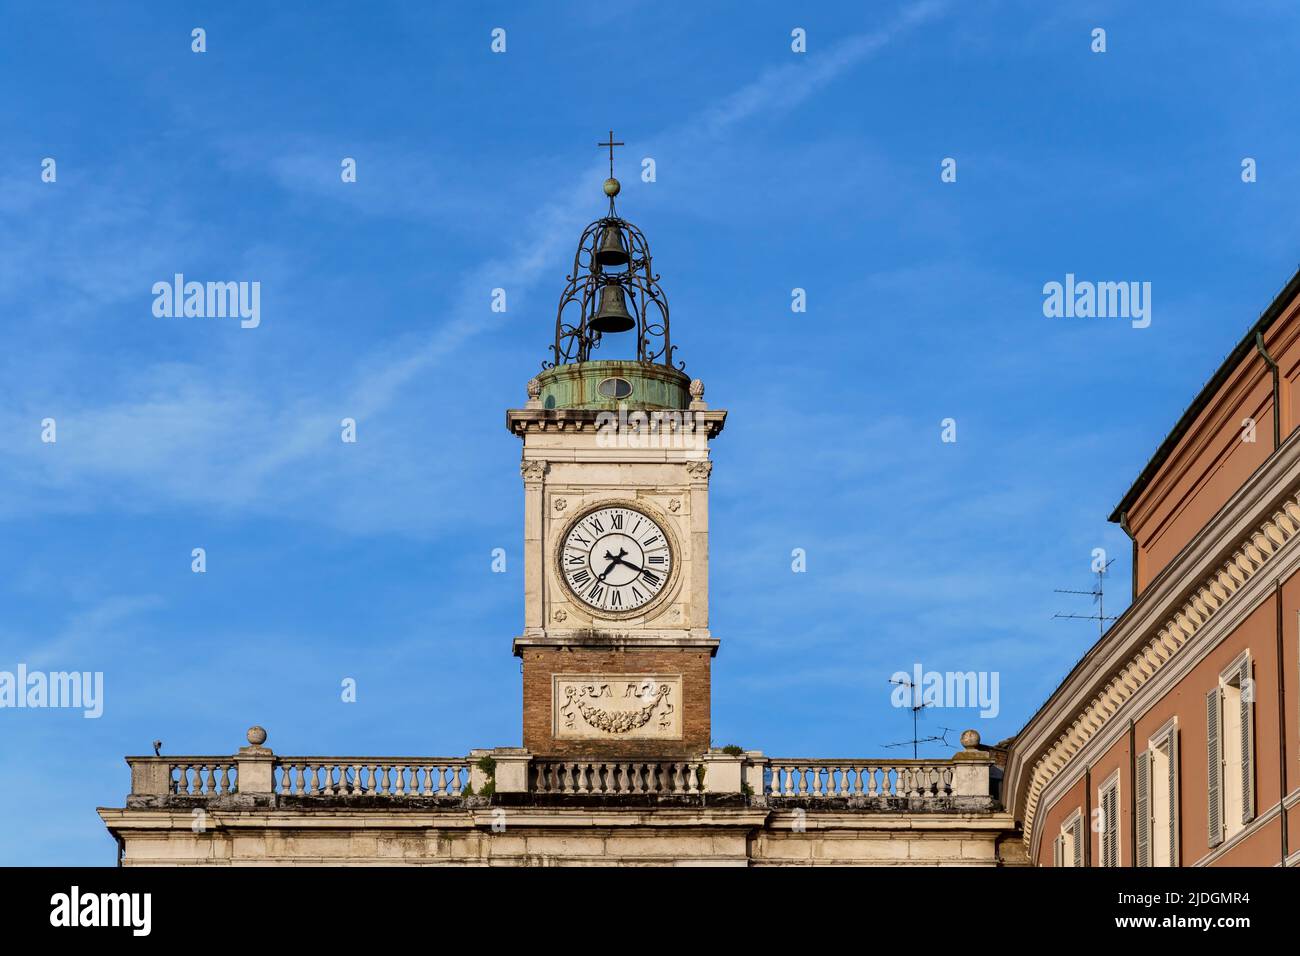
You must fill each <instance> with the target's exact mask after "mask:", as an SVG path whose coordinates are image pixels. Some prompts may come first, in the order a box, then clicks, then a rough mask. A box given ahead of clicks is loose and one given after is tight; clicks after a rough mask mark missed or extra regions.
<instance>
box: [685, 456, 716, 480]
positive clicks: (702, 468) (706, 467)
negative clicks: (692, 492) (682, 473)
mask: <svg viewBox="0 0 1300 956" xmlns="http://www.w3.org/2000/svg"><path fill="white" fill-rule="evenodd" d="M711 471H713V462H711V461H709V460H708V459H707V458H705V459H702V460H700V461H688V462H687V463H686V473H687V474H688V475H690V476H691V477H692V478H694V479H695V480H696V481H708V480H709V473H710V472H711Z"/></svg>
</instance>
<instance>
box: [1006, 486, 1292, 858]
mask: <svg viewBox="0 0 1300 956" xmlns="http://www.w3.org/2000/svg"><path fill="white" fill-rule="evenodd" d="M1297 531H1300V494H1297V493H1294V492H1293V493H1292V496H1291V497H1290V498H1288V499H1287V500H1286V501H1285V502H1283V504H1282V510H1281V511H1278V512H1276V513H1274V515H1273V517H1272V518H1270V519H1269V520H1268V521H1266V522H1264V523H1263V524H1262V525H1261V526H1260V527H1259V529H1258V530H1256V531H1255V532H1253V533H1252V534H1251V535H1250V536H1249V537H1248V538H1247V539H1246V540H1245V541H1244V542H1242V544H1241V545H1240V546H1239V547H1238V550H1237V551H1236V553H1235V554H1233V556H1232V557H1231V558H1229V559H1228V560H1227V561H1226V562H1225V563H1224V564H1223V565H1222V567H1220V568H1219V569H1218V570H1217V571H1215V572H1214V574H1212V575H1211V576H1210V577H1209V578H1208V579H1207V580H1206V581H1205V582H1204V583H1203V584H1202V585H1201V587H1200V588H1199V589H1197V591H1196V592H1195V593H1193V594H1192V597H1191V599H1190V600H1189V601H1188V602H1187V603H1186V604H1184V605H1183V607H1182V608H1181V609H1180V610H1178V611H1176V612H1175V613H1174V614H1173V616H1172V617H1170V618H1169V620H1167V621H1166V622H1165V624H1164V626H1163V627H1161V628H1160V629H1159V630H1157V632H1156V634H1155V636H1154V637H1153V638H1152V639H1151V640H1150V641H1148V642H1147V644H1146V645H1145V646H1144V647H1143V648H1142V649H1141V650H1140V651H1138V652H1137V653H1136V654H1135V655H1134V656H1133V657H1132V658H1130V660H1129V662H1128V664H1127V665H1125V666H1124V667H1123V668H1121V669H1120V671H1119V673H1117V674H1116V675H1115V677H1114V678H1113V679H1112V680H1111V681H1110V682H1109V683H1108V684H1107V685H1106V686H1105V687H1104V688H1102V691H1101V693H1100V694H1098V695H1097V696H1096V697H1094V698H1093V699H1092V700H1091V701H1090V702H1089V704H1088V706H1087V707H1086V708H1084V710H1083V711H1082V712H1080V713H1079V715H1078V716H1077V717H1076V718H1075V720H1074V722H1073V723H1072V724H1071V725H1070V727H1069V729H1068V730H1066V731H1065V733H1063V734H1061V736H1060V737H1058V738H1057V739H1056V742H1055V743H1053V744H1052V745H1051V746H1050V747H1049V748H1048V749H1047V752H1046V753H1044V754H1043V755H1042V756H1041V757H1040V758H1039V759H1038V761H1037V763H1035V764H1034V768H1033V771H1032V774H1031V776H1030V784H1029V792H1028V794H1027V795H1026V797H1025V818H1024V844H1025V847H1026V848H1028V847H1030V846H1031V844H1032V840H1033V832H1034V818H1035V816H1036V814H1037V811H1038V802H1039V799H1040V798H1041V797H1042V795H1043V791H1044V789H1046V787H1047V785H1048V784H1049V783H1051V781H1052V779H1053V778H1054V777H1055V776H1056V774H1057V773H1058V772H1059V771H1060V770H1062V769H1063V768H1064V767H1065V766H1066V765H1067V764H1068V763H1069V762H1070V761H1071V760H1072V759H1073V758H1074V756H1075V754H1077V753H1078V752H1079V751H1080V750H1082V749H1083V746H1084V744H1086V743H1087V742H1088V741H1089V740H1090V739H1091V738H1092V737H1093V736H1094V735H1095V734H1096V733H1097V731H1099V730H1100V729H1101V728H1102V727H1103V726H1105V724H1106V722H1107V721H1108V720H1109V719H1110V718H1111V717H1112V716H1113V715H1114V714H1115V713H1116V712H1118V711H1119V710H1120V709H1121V708H1122V707H1123V706H1124V704H1125V703H1127V702H1128V700H1129V699H1130V698H1132V697H1133V695H1134V694H1136V693H1137V691H1138V689H1139V688H1141V687H1142V686H1143V685H1144V684H1145V683H1146V682H1147V681H1148V680H1150V679H1151V678H1152V677H1154V676H1155V674H1156V672H1157V671H1158V670H1159V669H1160V668H1161V667H1163V666H1164V664H1165V663H1166V662H1167V661H1168V660H1169V659H1170V658H1171V657H1173V655H1174V653H1175V652H1176V651H1177V650H1178V649H1179V648H1180V647H1182V646H1183V645H1184V644H1186V643H1187V641H1188V640H1189V639H1190V638H1191V636H1192V635H1193V634H1195V633H1196V632H1197V631H1199V630H1200V629H1201V628H1202V627H1203V626H1204V625H1205V623H1206V621H1208V620H1209V619H1210V617H1212V616H1213V615H1214V614H1215V613H1216V612H1217V611H1218V610H1219V608H1221V607H1222V606H1223V605H1224V603H1225V602H1226V601H1227V600H1228V599H1229V598H1231V597H1232V595H1233V594H1235V593H1236V592H1237V591H1238V590H1239V589H1240V588H1241V586H1242V585H1243V584H1245V583H1246V582H1247V581H1248V580H1249V579H1250V578H1252V577H1254V576H1255V574H1256V573H1258V571H1259V569H1260V568H1261V567H1263V566H1264V565H1265V564H1266V563H1267V562H1268V561H1269V559H1270V558H1272V557H1273V555H1275V554H1276V553H1277V552H1278V551H1279V550H1280V549H1281V547H1282V545H1284V544H1286V543H1287V542H1288V541H1290V540H1291V539H1292V538H1293V537H1294V536H1295V535H1296V532H1297Z"/></svg>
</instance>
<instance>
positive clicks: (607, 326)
mask: <svg viewBox="0 0 1300 956" xmlns="http://www.w3.org/2000/svg"><path fill="white" fill-rule="evenodd" d="M635 325H636V320H635V319H633V318H632V316H630V315H629V314H628V311H627V300H626V299H624V298H623V287H622V286H621V285H603V286H601V287H600V303H599V305H598V307H597V308H596V314H595V315H593V316H592V317H591V322H589V323H588V326H587V327H588V328H590V329H591V330H592V331H593V332H600V333H605V332H626V331H627V330H628V329H630V328H633V327H634V326H635Z"/></svg>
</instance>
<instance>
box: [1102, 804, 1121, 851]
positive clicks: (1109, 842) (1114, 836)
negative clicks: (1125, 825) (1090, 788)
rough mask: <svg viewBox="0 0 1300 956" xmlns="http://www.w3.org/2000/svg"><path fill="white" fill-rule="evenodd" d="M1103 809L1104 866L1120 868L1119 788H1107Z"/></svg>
mask: <svg viewBox="0 0 1300 956" xmlns="http://www.w3.org/2000/svg"><path fill="white" fill-rule="evenodd" d="M1103 799H1104V806H1103V809H1104V810H1105V815H1106V821H1105V822H1106V826H1105V833H1106V850H1105V853H1103V854H1102V864H1101V865H1102V866H1119V787H1118V786H1110V787H1107V788H1106V793H1105V796H1104V797H1103Z"/></svg>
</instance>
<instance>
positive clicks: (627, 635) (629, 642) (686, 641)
mask: <svg viewBox="0 0 1300 956" xmlns="http://www.w3.org/2000/svg"><path fill="white" fill-rule="evenodd" d="M718 644H719V641H718V639H717V638H716V637H713V636H712V635H711V634H710V633H709V632H708V630H706V629H703V628H696V629H694V630H690V631H594V630H558V629H550V630H546V631H544V632H542V633H527V634H523V635H520V636H519V637H516V638H515V639H514V641H513V646H512V650H513V652H514V655H515V657H519V656H520V655H521V654H522V653H523V651H524V649H525V648H528V647H587V648H596V649H598V650H626V649H627V648H630V647H664V648H682V649H688V650H706V651H708V652H709V656H710V657H714V656H716V655H717V653H718Z"/></svg>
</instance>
